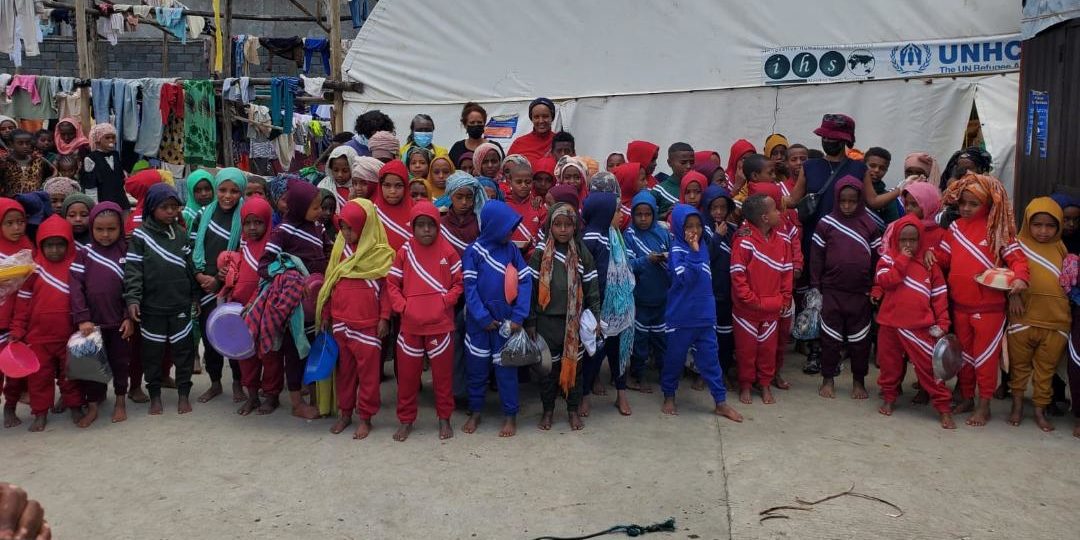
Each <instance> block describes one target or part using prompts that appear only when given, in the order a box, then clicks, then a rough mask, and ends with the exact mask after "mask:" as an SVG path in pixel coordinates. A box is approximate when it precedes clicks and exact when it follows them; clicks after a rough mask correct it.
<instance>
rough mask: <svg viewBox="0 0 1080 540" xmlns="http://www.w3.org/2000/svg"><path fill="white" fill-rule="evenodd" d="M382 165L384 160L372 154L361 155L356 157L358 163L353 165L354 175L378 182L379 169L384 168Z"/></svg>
mask: <svg viewBox="0 0 1080 540" xmlns="http://www.w3.org/2000/svg"><path fill="white" fill-rule="evenodd" d="M382 166H383V162H381V161H379V160H377V159H375V158H373V157H371V156H360V157H358V158H356V163H355V164H354V165H353V169H352V176H353V178H360V179H362V180H363V181H365V182H367V183H369V184H378V183H379V169H382Z"/></svg>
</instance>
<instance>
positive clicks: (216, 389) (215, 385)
mask: <svg viewBox="0 0 1080 540" xmlns="http://www.w3.org/2000/svg"><path fill="white" fill-rule="evenodd" d="M162 386H165V385H164V384H163V385H162ZM166 388H168V387H166ZM223 391H224V390H222V388H221V381H215V382H212V383H210V388H207V389H206V391H205V392H203V393H202V395H201V396H199V403H209V402H210V400H212V399H214V398H216V397H218V396H220V395H221V393H222V392H223Z"/></svg>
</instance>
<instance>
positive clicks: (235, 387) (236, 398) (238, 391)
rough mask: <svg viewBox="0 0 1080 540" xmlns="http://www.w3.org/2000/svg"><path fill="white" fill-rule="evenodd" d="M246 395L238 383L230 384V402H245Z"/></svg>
mask: <svg viewBox="0 0 1080 540" xmlns="http://www.w3.org/2000/svg"><path fill="white" fill-rule="evenodd" d="M247 398H248V397H247V394H245V393H244V386H243V385H242V384H240V383H239V382H238V381H233V383H232V402H233V403H242V402H244V401H245V400H247Z"/></svg>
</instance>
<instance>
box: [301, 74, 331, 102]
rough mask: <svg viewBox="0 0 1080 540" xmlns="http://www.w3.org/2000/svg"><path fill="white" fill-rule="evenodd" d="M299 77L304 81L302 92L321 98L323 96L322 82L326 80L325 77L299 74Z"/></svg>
mask: <svg viewBox="0 0 1080 540" xmlns="http://www.w3.org/2000/svg"><path fill="white" fill-rule="evenodd" d="M300 79H301V80H303V81H304V93H306V94H307V95H309V96H314V97H318V98H321V97H323V89H322V87H323V83H325V82H326V78H325V77H305V76H303V75H301V76H300Z"/></svg>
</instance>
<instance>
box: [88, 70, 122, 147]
mask: <svg viewBox="0 0 1080 540" xmlns="http://www.w3.org/2000/svg"><path fill="white" fill-rule="evenodd" d="M112 91H113V82H112V79H93V80H91V81H90V98H91V101H92V102H93V106H94V123H95V124H106V123H108V122H109V98H111V97H112ZM118 127H119V126H118ZM116 138H117V139H119V138H120V136H119V135H117V137H116Z"/></svg>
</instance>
